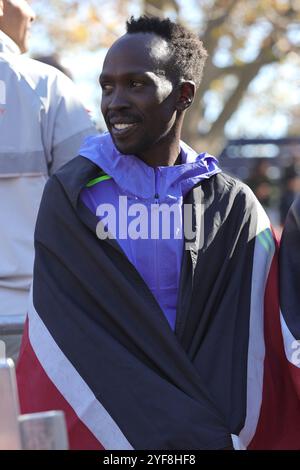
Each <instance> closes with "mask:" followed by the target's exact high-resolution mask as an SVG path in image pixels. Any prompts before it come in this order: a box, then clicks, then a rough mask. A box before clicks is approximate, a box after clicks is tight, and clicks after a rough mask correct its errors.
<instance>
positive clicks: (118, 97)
mask: <svg viewBox="0 0 300 470" xmlns="http://www.w3.org/2000/svg"><path fill="white" fill-rule="evenodd" d="M129 107H130V103H129V101H128V97H127V95H126V93H125V92H124V90H123V88H119V87H116V88H115V90H114V91H113V92H112V94H111V99H110V101H109V104H108V108H109V109H110V110H116V109H122V108H129Z"/></svg>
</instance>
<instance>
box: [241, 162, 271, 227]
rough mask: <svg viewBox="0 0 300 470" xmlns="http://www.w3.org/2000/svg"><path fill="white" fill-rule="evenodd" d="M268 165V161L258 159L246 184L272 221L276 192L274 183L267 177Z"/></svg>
mask: <svg viewBox="0 0 300 470" xmlns="http://www.w3.org/2000/svg"><path fill="white" fill-rule="evenodd" d="M269 168H270V164H269V162H268V160H266V159H264V158H260V159H259V160H258V161H257V162H256V163H255V165H254V167H253V169H252V171H251V175H250V177H249V178H248V179H247V180H246V184H247V185H248V186H250V188H251V189H252V191H253V192H254V194H255V196H256V197H257V199H258V200H259V202H260V203H261V205H262V206H263V208H264V209H265V211H266V212H267V214H268V216H269V217H270V219H271V220H272V219H274V217H273V210H274V204H275V203H276V198H277V191H276V186H275V184H274V182H273V181H272V180H271V178H270V177H269V175H268V171H269Z"/></svg>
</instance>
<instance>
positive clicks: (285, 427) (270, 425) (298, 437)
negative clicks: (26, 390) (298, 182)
mask: <svg viewBox="0 0 300 470" xmlns="http://www.w3.org/2000/svg"><path fill="white" fill-rule="evenodd" d="M264 333H265V346H266V355H265V362H264V382H263V397H262V406H261V411H260V417H259V421H258V426H257V429H256V433H255V435H254V437H253V439H252V441H251V443H250V445H249V446H248V449H282V450H285V449H286V450H288V449H300V401H299V398H298V396H297V390H296V388H295V385H296V380H297V381H298V387H299V389H298V393H299V390H300V370H299V369H298V368H297V367H295V366H293V365H292V364H291V363H290V362H289V361H288V360H287V358H286V355H285V350H284V344H283V338H282V333H281V324H280V309H279V288H278V253H277V252H276V253H275V255H274V258H273V260H272V264H271V269H270V272H269V276H268V280H267V285H266V293H265V319H264ZM291 372H292V374H293V378H294V379H295V380H292V377H291ZM296 377H297V379H296Z"/></svg>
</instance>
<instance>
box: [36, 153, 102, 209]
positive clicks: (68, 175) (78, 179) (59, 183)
mask: <svg viewBox="0 0 300 470" xmlns="http://www.w3.org/2000/svg"><path fill="white" fill-rule="evenodd" d="M99 172H100V168H99V167H98V166H97V165H96V164H95V163H93V162H92V161H90V160H88V159H87V158H85V157H83V156H81V155H78V156H77V157H75V158H72V160H70V161H68V162H67V163H66V164H65V165H63V166H62V167H61V168H59V170H57V171H56V172H55V173H54V174H53V175H52V176H51V177H50V178H49V179H48V181H47V183H46V187H45V191H44V192H45V194H48V193H51V194H52V193H53V194H55V193H57V191H58V192H59V193H62V192H64V193H65V194H67V195H69V198H70V199H72V200H74V199H75V198H76V197H77V196H78V194H79V193H80V191H81V189H83V188H84V187H85V186H86V184H87V183H88V182H89V181H90V180H91V179H92V178H95V177H97V175H98V173H99ZM47 197H48V196H47Z"/></svg>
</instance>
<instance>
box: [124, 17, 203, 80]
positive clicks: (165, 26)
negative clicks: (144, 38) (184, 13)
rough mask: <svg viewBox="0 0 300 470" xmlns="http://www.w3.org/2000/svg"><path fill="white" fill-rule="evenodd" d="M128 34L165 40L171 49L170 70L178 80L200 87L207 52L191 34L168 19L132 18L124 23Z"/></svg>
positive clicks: (200, 42)
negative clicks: (190, 81) (139, 34)
mask: <svg viewBox="0 0 300 470" xmlns="http://www.w3.org/2000/svg"><path fill="white" fill-rule="evenodd" d="M126 29H127V33H128V34H136V33H154V34H157V35H158V36H160V37H162V38H163V39H165V40H166V41H167V42H168V44H169V47H170V49H171V53H172V56H171V68H172V71H173V72H175V74H176V75H177V76H179V78H180V79H184V80H192V81H193V82H194V83H195V85H196V87H198V86H199V85H200V82H201V78H202V74H203V68H204V65H205V61H206V58H207V52H206V50H205V48H204V46H203V43H202V41H200V39H199V38H198V37H197V36H196V35H195V34H194V33H192V32H190V31H188V30H187V29H186V28H184V27H183V26H181V25H180V24H177V23H174V22H173V21H171V20H169V19H168V18H165V19H161V18H158V17H155V16H153V17H152V16H151V17H149V16H141V17H139V18H137V19H134V18H133V17H131V18H130V20H128V21H127V22H126Z"/></svg>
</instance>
